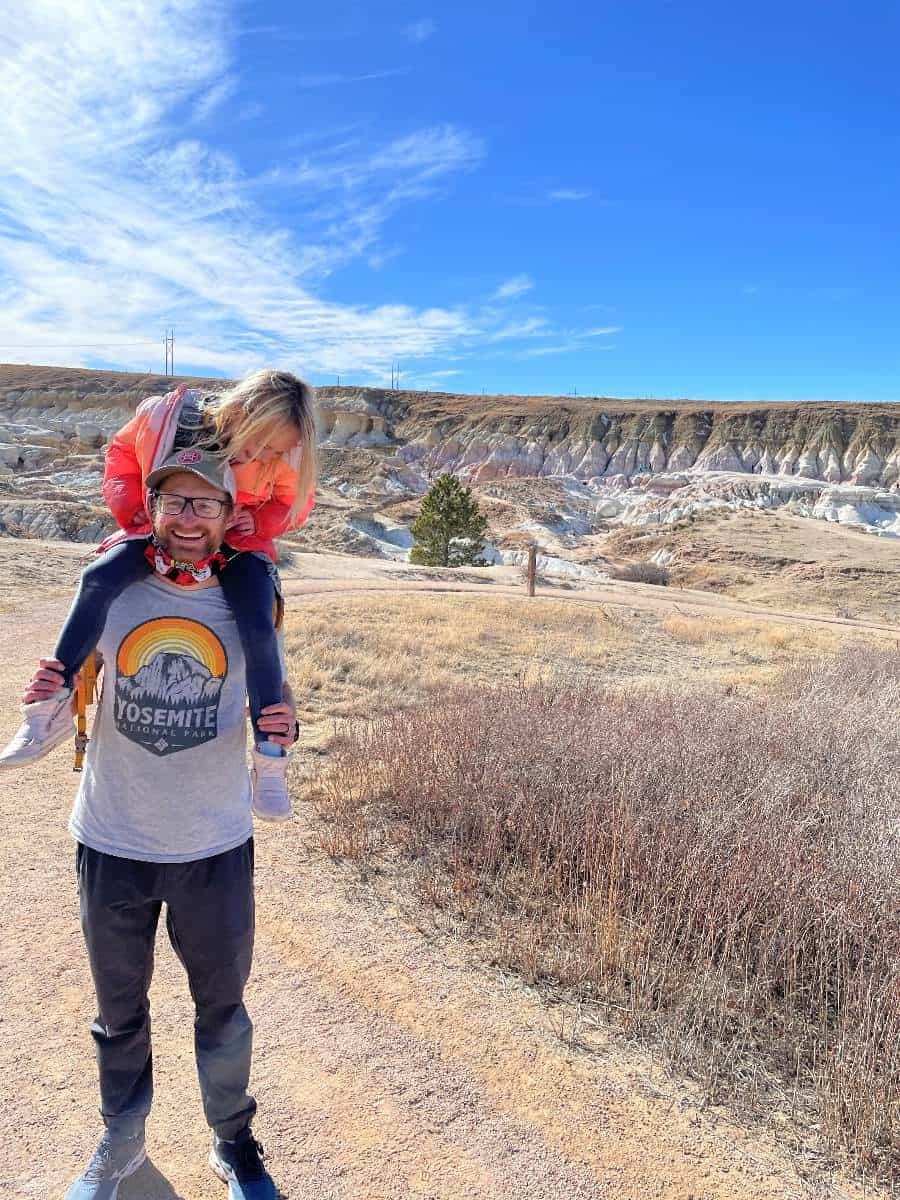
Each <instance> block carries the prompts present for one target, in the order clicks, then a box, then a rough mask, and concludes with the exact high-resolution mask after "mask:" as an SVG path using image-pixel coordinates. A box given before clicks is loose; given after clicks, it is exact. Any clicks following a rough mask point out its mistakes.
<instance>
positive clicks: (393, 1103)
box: [0, 580, 871, 1200]
mask: <svg viewBox="0 0 900 1200" xmlns="http://www.w3.org/2000/svg"><path fill="white" fill-rule="evenodd" d="M314 586H315V581H310V586H309V588H308V589H307V590H313V589H314ZM393 586H396V585H393ZM474 586H475V587H476V588H477V589H478V590H482V588H481V587H480V585H474ZM301 587H302V585H301V584H298V583H294V584H292V585H291V590H292V591H299V589H300V588H301ZM332 587H336V588H340V587H341V585H340V584H337V585H335V584H332ZM343 587H344V588H345V589H346V588H352V587H353V581H352V580H347V581H346V582H345V583H344V584H343ZM554 594H555V595H559V594H558V593H554ZM562 595H565V594H562ZM561 598H562V597H561ZM629 603H630V600H629ZM63 609H64V602H63V601H60V600H53V601H46V602H44V603H42V604H40V605H39V606H38V607H37V608H32V609H31V610H30V611H29V612H28V613H27V614H22V615H21V617H16V618H12V617H11V616H6V617H5V618H3V626H2V638H0V649H2V651H3V653H2V654H0V695H3V697H4V698H5V699H7V704H6V705H5V706H4V708H3V710H2V717H0V737H2V738H3V739H4V740H5V738H6V737H7V736H8V734H9V733H10V732H11V731H12V729H13V728H14V726H15V724H16V712H15V710H14V708H13V706H12V705H11V704H10V703H9V699H10V698H11V697H12V696H14V695H15V694H17V693H18V690H19V689H20V687H21V684H22V682H23V677H24V675H25V674H26V673H27V670H26V667H25V665H24V664H27V663H29V662H30V661H32V660H33V659H34V658H36V656H37V655H38V653H39V652H41V651H42V650H43V649H44V647H45V645H46V642H47V631H48V630H49V629H53V628H55V627H56V625H57V623H58V621H59V619H60V617H61V615H62V611H63ZM70 761H71V760H70V758H69V752H68V749H60V750H58V751H56V752H55V753H54V754H53V755H51V756H50V758H49V760H45V761H44V762H42V763H39V764H37V765H36V766H34V767H33V768H32V769H31V770H30V771H28V772H23V773H21V774H17V775H12V774H9V775H6V776H5V778H4V781H3V782H4V783H5V784H6V788H5V794H6V801H5V820H4V834H3V838H2V842H0V847H2V848H0V854H2V866H3V872H2V879H0V902H2V906H3V912H4V917H5V919H4V922H3V933H2V939H0V994H2V997H3V1001H2V1007H0V1020H2V1040H0V1045H2V1051H0V1054H2V1060H0V1072H2V1075H0V1077H2V1080H3V1094H4V1096H5V1098H6V1099H5V1104H4V1108H5V1117H6V1121H5V1125H6V1131H7V1136H6V1137H5V1138H4V1139H3V1140H2V1145H0V1196H2V1197H3V1198H4V1200H5V1198H6V1197H13V1196H29V1197H35V1196H36V1197H41V1198H42V1200H43V1198H48V1200H49V1198H55V1197H59V1196H61V1195H62V1193H63V1192H64V1190H65V1187H66V1186H67V1184H68V1182H69V1181H70V1180H71V1179H72V1177H73V1176H74V1175H76V1174H77V1173H78V1171H79V1170H80V1169H81V1167H82V1165H83V1163H84V1162H85V1160H86V1158H87V1157H88V1155H89V1153H90V1151H91V1149H92V1148H93V1145H94V1143H95V1141H96V1137H97V1135H98V1132H99V1118H98V1117H97V1115H96V1104H97V1100H96V1091H95V1073H94V1064H93V1057H92V1050H91V1044H90V1039H89V1036H88V1032H87V1027H88V1023H89V1021H90V1019H91V1017H92V1015H93V1008H92V1003H93V1001H92V989H91V985H90V979H89V974H88V970H87V966H86V962H85V958H84V954H83V950H82V945H81V935H80V930H79V928H78V923H77V901H76V895H75V886H74V878H73V871H72V860H73V847H72V843H71V841H70V839H69V837H68V834H67V833H66V830H65V817H66V815H67V813H68V808H69V805H70V802H71V798H72V795H73V794H74V791H75V787H76V784H77V777H76V776H75V775H73V774H72V773H71V771H70V769H69V768H70ZM296 807H297V817H296V819H295V820H294V821H293V822H291V824H290V825H288V826H287V827H277V828H274V829H271V828H266V827H263V828H261V829H260V830H259V831H258V838H257V841H258V851H257V863H258V869H257V889H258V892H257V894H258V935H257V956H256V962H255V967H254V973H253V978H252V980H251V985H250V988H249V992H248V1005H249V1007H250V1009H251V1012H252V1014H253V1016H254V1020H255V1023H256V1031H257V1032H256V1052H255V1060H254V1078H253V1088H254V1091H255V1093H256V1096H257V1098H258V1100H259V1105H260V1114H259V1117H258V1120H257V1125H256V1130H257V1134H258V1136H259V1137H260V1138H261V1140H262V1141H263V1142H264V1143H265V1144H266V1145H267V1146H268V1148H269V1149H270V1150H271V1158H270V1165H271V1169H272V1173H273V1175H274V1176H275V1178H276V1180H277V1181H278V1183H279V1185H280V1187H281V1189H282V1195H283V1196H284V1197H285V1200H312V1198H313V1197H315V1198H317V1200H318V1198H322V1200H331V1198H334V1200H350V1198H351V1197H352V1198H353V1200H359V1198H361V1200H378V1198H380V1197H422V1198H425V1197H427V1198H430V1200H464V1198H465V1200H470V1198H471V1200H474V1198H476V1197H478V1198H485V1200H487V1198H491V1200H495V1198H496V1200H500V1198H501V1197H503V1198H505V1197H528V1198H529V1200H539V1198H543V1197H548V1198H549V1197H554V1198H557V1197H559V1198H563V1200H569V1198H571V1200H581V1198H589V1197H597V1198H601V1197H622V1198H624V1200H631V1198H634V1200H643V1198H645V1197H647V1198H649V1197H662V1198H665V1200H689V1198H691V1197H692V1198H693V1200H745V1198H747V1197H758V1198H760V1200H768V1198H772V1200H774V1198H775V1197H793V1196H812V1195H817V1196H822V1195H823V1194H824V1193H822V1192H814V1191H812V1190H808V1189H807V1188H806V1186H805V1185H804V1184H803V1182H802V1180H801V1179H800V1178H799V1176H798V1175H797V1174H796V1172H795V1171H794V1169H793V1167H792V1166H791V1164H790V1162H789V1160H788V1158H787V1155H786V1154H785V1153H783V1152H782V1151H781V1150H780V1149H779V1148H778V1147H777V1145H775V1144H773V1143H771V1142H769V1141H766V1140H764V1139H760V1138H757V1137H751V1136H749V1135H747V1134H746V1133H744V1132H742V1131H741V1130H740V1129H739V1128H737V1127H736V1126H734V1125H732V1124H731V1123H729V1122H728V1121H727V1120H726V1119H724V1118H722V1117H719V1116H713V1115H711V1114H710V1113H709V1112H706V1113H701V1112H700V1111H699V1110H698V1109H697V1108H696V1107H695V1106H694V1105H693V1103H692V1098H691V1093H690V1092H689V1091H688V1090H686V1089H682V1088H679V1087H678V1086H677V1085H676V1084H674V1083H672V1082H671V1081H667V1080H666V1079H665V1078H664V1077H663V1076H662V1075H661V1073H660V1072H659V1071H658V1070H657V1069H656V1068H655V1066H654V1065H653V1062H652V1060H651V1058H650V1057H649V1056H647V1055H644V1054H641V1053H639V1052H632V1051H631V1050H627V1049H623V1048H621V1046H619V1045H617V1044H616V1043H614V1042H607V1041H606V1040H605V1038H604V1036H603V1034H602V1031H598V1032H597V1033H596V1034H595V1035H594V1041H595V1042H596V1043H597V1050H598V1053H597V1054H595V1055H593V1056H588V1055H585V1054H583V1053H580V1052H573V1051H572V1050H571V1049H570V1048H569V1047H568V1046H567V1045H566V1044H564V1043H563V1042H561V1041H560V1040H559V1039H558V1038H557V1037H556V1036H555V1035H554V1033H553V1031H552V1029H551V1027H550V1023H549V1021H548V1018H547V1014H546V1012H545V1010H544V1009H543V1007H542V1005H541V1003H540V1001H539V999H537V998H536V997H535V996H533V995H532V994H531V993H530V992H528V991H527V990H526V989H524V988H522V987H520V986H519V985H518V984H517V983H515V982H513V981H510V980H508V979H505V978H504V977H502V976H500V975H499V974H497V973H496V972H493V971H491V970H489V969H487V968H484V967H481V966H479V965H478V964H477V963H475V962H474V961H472V960H471V959H470V958H469V956H468V954H467V952H466V950H465V949H464V948H462V947H459V946H456V945H447V944H444V943H436V942H433V941H430V940H429V939H428V938H426V937H424V936H423V935H422V934H421V933H420V932H419V931H418V930H417V929H416V927H415V925H414V923H413V922H412V921H411V920H409V919H407V917H406V916H404V914H402V913H398V912H396V911H393V910H390V909H385V908H384V907H383V906H382V904H381V902H379V901H378V899H377V898H376V897H375V896H374V895H373V894H371V893H370V892H369V891H368V890H366V889H364V888H362V887H361V886H360V885H357V884H355V883H354V877H353V875H352V873H351V872H348V871H344V870H342V869H341V868H337V867H334V866H333V865H331V864H329V863H328V862H327V861H323V860H322V859H321V856H319V855H318V854H317V853H315V852H314V851H312V850H311V849H310V843H309V828H308V822H307V819H306V814H305V812H304V806H303V801H302V797H298V801H297V805H296ZM152 997H153V1005H154V1051H155V1065H156V1103H155V1107H154V1113H153V1116H152V1117H151V1123H150V1127H149V1131H148V1145H149V1151H150V1155H151V1163H149V1164H148V1165H147V1166H146V1167H145V1168H143V1169H142V1170H141V1172H140V1173H139V1174H138V1175H137V1176H135V1177H134V1178H133V1179H132V1180H131V1181H129V1182H128V1184H127V1185H123V1187H122V1188H121V1189H120V1200H163V1198H169V1200H172V1198H173V1197H176V1198H181V1200H206V1198H213V1197H218V1198H219V1200H222V1198H223V1197H224V1188H223V1187H222V1185H221V1184H219V1183H218V1181H217V1180H216V1179H215V1178H214V1177H213V1176H212V1174H211V1173H210V1172H209V1170H208V1168H207V1167H206V1165H205V1156H206V1151H207V1145H208V1133H207V1130H206V1128H205V1125H204V1123H203V1119H202V1116H201V1112H200V1104H199V1096H198V1090H197V1085H196V1081H195V1076H194V1070H193V1058H192V1046H191V1004H190V1000H189V997H188V994H187V988H186V984H185V980H184V977H183V974H182V972H181V968H180V966H179V965H178V963H177V961H176V960H175V957H174V954H173V953H172V952H171V950H170V948H169V946H168V944H167V942H166V941H165V935H164V933H163V934H162V936H161V938H160V940H159V943H158V961H157V971H156V977H155V980H154V984H153V990H152ZM830 1194H833V1195H836V1196H837V1195H840V1196H845V1195H846V1196H850V1195H854V1196H855V1195H856V1194H857V1193H856V1191H855V1190H854V1189H852V1188H850V1187H840V1188H838V1189H837V1190H835V1191H834V1192H833V1193H830ZM870 1195H871V1193H870Z"/></svg>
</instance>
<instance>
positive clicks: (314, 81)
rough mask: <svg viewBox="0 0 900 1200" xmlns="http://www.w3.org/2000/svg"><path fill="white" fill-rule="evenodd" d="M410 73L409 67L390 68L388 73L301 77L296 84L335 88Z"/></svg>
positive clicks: (369, 72)
mask: <svg viewBox="0 0 900 1200" xmlns="http://www.w3.org/2000/svg"><path fill="white" fill-rule="evenodd" d="M409 72H410V68H409V67H389V68H388V69H387V70H386V71H367V72H365V73H364V74H362V75H344V74H341V73H340V72H337V73H335V72H331V73H327V74H322V75H300V76H299V77H298V78H297V80H296V84H297V86H298V87H301V88H320V87H335V86H337V85H340V84H346V83H366V82H368V81H369V80H371V79H392V78H393V77H394V76H395V75H408V74H409Z"/></svg>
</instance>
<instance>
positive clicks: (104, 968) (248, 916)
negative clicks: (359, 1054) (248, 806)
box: [75, 838, 256, 1138]
mask: <svg viewBox="0 0 900 1200" xmlns="http://www.w3.org/2000/svg"><path fill="white" fill-rule="evenodd" d="M75 862H76V870H77V873H78V894H79V899H80V905H81V928H82V930H83V932H84V940H85V944H86V946H87V951H88V959H89V961H90V965H91V974H92V975H93V977H94V988H95V990H96V993H97V1018H96V1020H95V1021H94V1022H93V1024H92V1025H91V1035H92V1037H93V1039H94V1044H95V1047H96V1052H97V1064H98V1067H99V1070H100V1113H101V1115H102V1117H103V1120H104V1122H105V1123H106V1126H107V1128H108V1129H109V1131H110V1133H111V1134H112V1135H113V1136H114V1137H131V1136H134V1135H135V1134H139V1133H143V1130H144V1122H145V1120H146V1118H147V1114H148V1113H149V1112H150V1104H151V1101H152V1099H153V1058H152V1054H151V1049H150V1001H149V997H148V992H149V988H150V979H151V976H152V974H153V947H154V941H155V938H156V927H157V923H158V921H159V915H160V911H161V908H162V905H163V903H165V905H166V909H167V911H166V929H167V931H168V934H169V940H170V941H171V943H172V946H173V948H174V950H175V953H176V954H177V955H178V958H179V959H180V960H181V963H182V965H183V966H184V968H185V970H186V971H187V976H188V983H189V985H190V989H191V996H192V997H193V1000H194V1005H195V1009H196V1015H195V1019H194V1051H195V1054H196V1058H197V1074H198V1076H199V1079H200V1093H201V1096H202V1098H203V1109H204V1112H205V1114H206V1120H207V1122H208V1123H209V1125H210V1126H211V1127H212V1128H213V1129H214V1130H215V1131H216V1133H217V1134H218V1135H219V1137H223V1138H233V1137H234V1135H235V1134H236V1133H238V1132H239V1131H240V1130H241V1129H243V1127H244V1126H245V1125H246V1124H247V1123H248V1122H249V1121H250V1120H251V1119H252V1117H253V1114H254V1113H255V1112H256V1102H255V1100H254V1099H253V1097H252V1096H251V1095H250V1094H249V1093H248V1091H247V1085H248V1083H249V1079H250V1057H251V1051H252V1043H253V1025H252V1023H251V1021H250V1017H249V1016H248V1014H247V1010H246V1008H245V1007H244V1003H243V995H244V985H245V984H246V982H247V979H248V977H249V974H250V964H251V961H252V958H253V932H254V919H255V909H254V899H253V839H252V838H250V839H249V840H248V841H247V842H245V843H244V844H243V845H242V846H238V847H237V849H235V850H229V851H227V852H226V853H224V854H217V855H214V856H213V857H212V858H201V859H197V860H196V861H194V862H186V863H151V862H140V861H137V860H135V859H128V858H116V857H114V856H113V855H111V854H101V853H100V852H99V851H97V850H92V849H90V848H89V847H88V846H83V845H81V844H80V843H79V845H78V846H77V849H76V857H75Z"/></svg>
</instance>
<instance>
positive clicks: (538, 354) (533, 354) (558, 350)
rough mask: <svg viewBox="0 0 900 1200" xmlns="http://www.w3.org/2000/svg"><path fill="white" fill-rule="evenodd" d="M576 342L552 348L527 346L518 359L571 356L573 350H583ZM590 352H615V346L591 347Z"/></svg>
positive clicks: (560, 344)
mask: <svg viewBox="0 0 900 1200" xmlns="http://www.w3.org/2000/svg"><path fill="white" fill-rule="evenodd" d="M583 349H584V347H583V346H579V345H578V343H577V342H561V343H559V344H558V345H553V346H529V347H528V348H527V349H525V350H522V351H521V352H520V354H519V357H520V358H543V357H544V356H545V355H548V354H571V353H572V352H573V351H575V350H583ZM591 349H592V350H615V346H593V347H592V348H591Z"/></svg>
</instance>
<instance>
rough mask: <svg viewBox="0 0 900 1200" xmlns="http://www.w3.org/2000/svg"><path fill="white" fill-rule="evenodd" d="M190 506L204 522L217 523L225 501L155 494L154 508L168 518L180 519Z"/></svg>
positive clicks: (164, 493) (204, 497)
mask: <svg viewBox="0 0 900 1200" xmlns="http://www.w3.org/2000/svg"><path fill="white" fill-rule="evenodd" d="M188 505H190V507H191V511H192V512H193V514H194V516H195V517H200V518H201V519H202V520H204V521H215V520H217V519H218V518H219V517H221V515H222V513H223V511H224V509H225V501H224V500H214V499H213V498H212V496H179V495H178V493H177V492H154V493H153V506H154V508H155V509H156V510H157V512H161V513H163V514H164V515H165V516H167V517H179V516H181V514H182V513H183V512H184V510H185V509H186V508H187V506H188Z"/></svg>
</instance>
